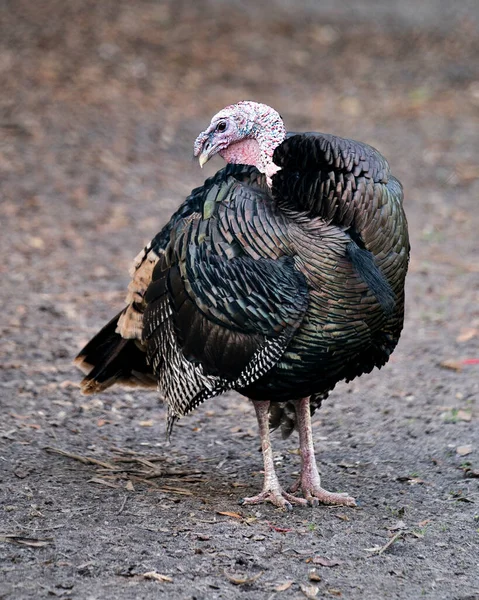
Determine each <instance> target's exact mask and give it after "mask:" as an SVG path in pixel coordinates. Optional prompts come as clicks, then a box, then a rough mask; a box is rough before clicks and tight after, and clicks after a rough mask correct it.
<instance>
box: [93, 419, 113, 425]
mask: <svg viewBox="0 0 479 600" xmlns="http://www.w3.org/2000/svg"><path fill="white" fill-rule="evenodd" d="M107 423H111V421H108V419H98V421H97V422H96V424H97V427H103V425H106V424H107Z"/></svg>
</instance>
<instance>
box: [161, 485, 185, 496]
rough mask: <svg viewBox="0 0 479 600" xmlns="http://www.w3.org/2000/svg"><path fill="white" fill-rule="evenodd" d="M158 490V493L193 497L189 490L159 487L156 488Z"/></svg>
mask: <svg viewBox="0 0 479 600" xmlns="http://www.w3.org/2000/svg"><path fill="white" fill-rule="evenodd" d="M158 490H159V491H160V492H174V493H175V494H182V495H183V496H193V492H190V490H185V489H184V488H179V487H172V486H171V487H170V486H168V487H166V486H165V487H161V488H158Z"/></svg>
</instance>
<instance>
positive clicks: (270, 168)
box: [219, 138, 279, 187]
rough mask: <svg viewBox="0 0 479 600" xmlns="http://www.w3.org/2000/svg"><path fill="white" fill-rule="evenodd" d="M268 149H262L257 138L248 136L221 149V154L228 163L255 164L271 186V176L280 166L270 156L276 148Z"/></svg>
mask: <svg viewBox="0 0 479 600" xmlns="http://www.w3.org/2000/svg"><path fill="white" fill-rule="evenodd" d="M268 150H269V149H268ZM268 150H266V149H263V150H262V149H261V146H260V144H259V143H258V140H256V139H255V138H246V139H244V140H241V141H240V142H236V143H235V144H230V145H229V146H228V147H226V148H225V149H224V150H220V152H219V155H220V156H221V157H222V158H223V159H224V160H225V161H226V162H227V163H232V164H235V165H253V166H255V167H256V168H257V169H258V171H260V172H261V173H264V174H265V175H266V181H267V183H268V185H269V187H271V178H272V177H273V175H274V174H275V173H276V172H277V171H279V167H278V166H277V165H275V164H274V163H273V160H272V156H269V155H270V154H271V155H272V152H273V151H274V148H271V152H268Z"/></svg>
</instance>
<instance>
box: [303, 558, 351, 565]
mask: <svg viewBox="0 0 479 600" xmlns="http://www.w3.org/2000/svg"><path fill="white" fill-rule="evenodd" d="M306 562H307V563H313V565H321V566H322V567H337V566H338V565H342V564H343V563H342V561H341V560H330V559H329V558H324V557H323V556H313V557H312V558H307V559H306Z"/></svg>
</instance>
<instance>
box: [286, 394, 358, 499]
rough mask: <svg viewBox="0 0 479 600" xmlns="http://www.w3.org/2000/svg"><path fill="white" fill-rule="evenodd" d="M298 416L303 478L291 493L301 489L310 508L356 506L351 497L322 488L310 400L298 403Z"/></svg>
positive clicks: (305, 399)
mask: <svg viewBox="0 0 479 600" xmlns="http://www.w3.org/2000/svg"><path fill="white" fill-rule="evenodd" d="M296 416H297V418H298V432H299V443H300V448H301V476H300V479H299V481H298V483H297V484H295V485H294V486H293V487H292V488H291V491H293V492H295V491H297V490H298V489H299V488H301V490H302V492H303V495H304V497H305V499H306V501H307V502H308V504H309V505H310V506H317V505H318V504H319V503H322V504H334V505H344V506H356V501H355V500H354V498H351V496H348V495H347V494H335V493H333V492H328V491H327V490H325V489H323V488H322V487H321V478H320V476H319V473H318V467H317V465H316V457H315V455H314V445H313V435H312V431H311V411H310V406H309V398H303V399H301V400H298V401H297V403H296Z"/></svg>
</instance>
